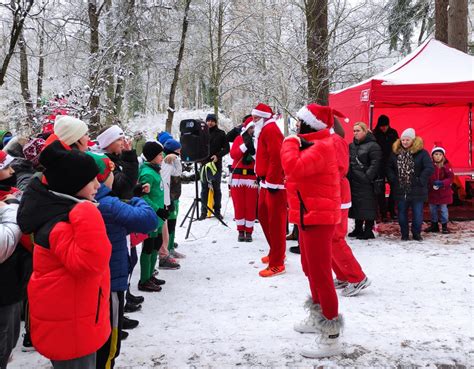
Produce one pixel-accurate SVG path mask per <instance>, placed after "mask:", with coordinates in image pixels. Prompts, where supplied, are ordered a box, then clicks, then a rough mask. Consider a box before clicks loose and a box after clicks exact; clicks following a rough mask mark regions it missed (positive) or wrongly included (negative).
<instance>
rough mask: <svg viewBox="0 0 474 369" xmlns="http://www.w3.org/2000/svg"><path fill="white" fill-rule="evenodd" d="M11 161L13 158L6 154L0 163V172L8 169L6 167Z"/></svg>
mask: <svg viewBox="0 0 474 369" xmlns="http://www.w3.org/2000/svg"><path fill="white" fill-rule="evenodd" d="M13 160H15V158H14V157H13V156H11V155H9V154H7V156H5V160H4V161H3V162H2V163H0V170H3V169H6V168H8V166H9V165H10V164H11V163H12V161H13Z"/></svg>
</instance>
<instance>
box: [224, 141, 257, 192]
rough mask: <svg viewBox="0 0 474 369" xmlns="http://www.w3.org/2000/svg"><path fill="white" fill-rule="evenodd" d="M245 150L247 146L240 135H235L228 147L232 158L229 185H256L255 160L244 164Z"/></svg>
mask: <svg viewBox="0 0 474 369" xmlns="http://www.w3.org/2000/svg"><path fill="white" fill-rule="evenodd" d="M246 152H247V146H245V144H244V139H243V138H242V136H237V137H236V138H235V140H234V142H233V144H232V147H231V149H230V157H231V158H232V159H233V160H234V162H233V163H232V168H233V172H232V179H231V182H230V185H231V186H247V187H257V182H256V179H257V176H256V175H255V169H254V167H255V160H252V161H251V162H250V163H249V164H244V163H243V160H244V156H245V153H246Z"/></svg>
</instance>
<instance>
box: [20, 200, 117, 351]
mask: <svg viewBox="0 0 474 369" xmlns="http://www.w3.org/2000/svg"><path fill="white" fill-rule="evenodd" d="M44 228H47V226H44V227H43V228H42V229H44ZM41 232H42V231H39V232H38V233H36V234H35V248H34V252H33V274H32V276H31V279H30V283H29V285H28V298H29V303H30V318H31V339H32V342H33V345H34V346H35V348H36V350H38V352H39V353H40V354H42V355H44V356H46V357H47V358H49V359H51V360H70V359H74V358H79V357H82V356H85V355H89V354H92V353H93V352H95V351H97V350H98V349H99V348H100V347H102V345H103V344H104V343H105V342H106V341H107V339H108V337H109V335H110V319H109V297H110V272H109V260H110V254H111V250H112V248H111V245H110V242H109V240H108V238H107V233H106V230H105V225H104V221H103V220H102V216H101V215H100V212H99V210H98V209H97V208H96V207H95V206H94V205H93V204H91V203H89V202H82V203H79V204H77V205H75V206H74V207H73V209H72V210H71V211H70V212H69V216H68V220H67V221H60V222H58V223H56V224H55V225H54V226H53V228H52V229H51V231H50V233H49V237H48V236H47V235H46V237H47V239H48V240H49V247H45V246H44V245H39V244H38V243H37V242H39V241H40V239H41V238H42V235H41Z"/></svg>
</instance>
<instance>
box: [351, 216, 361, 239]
mask: <svg viewBox="0 0 474 369" xmlns="http://www.w3.org/2000/svg"><path fill="white" fill-rule="evenodd" d="M363 225H364V221H363V220H358V219H356V221H355V228H354V230H353V231H352V232H351V233H349V234H348V236H349V237H357V236H359V235H361V234H362V232H363V231H364V229H363Z"/></svg>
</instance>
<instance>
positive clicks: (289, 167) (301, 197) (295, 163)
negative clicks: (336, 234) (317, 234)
mask: <svg viewBox="0 0 474 369" xmlns="http://www.w3.org/2000/svg"><path fill="white" fill-rule="evenodd" d="M301 137H303V138H304V139H306V140H307V141H309V142H311V143H313V144H312V145H311V146H310V147H308V148H306V149H304V150H300V145H299V142H298V140H296V139H291V138H290V139H287V140H285V141H284V142H283V145H282V148H281V160H282V165H283V170H284V171H285V175H286V191H287V195H288V205H289V207H290V210H289V222H290V223H295V224H298V225H300V226H301V227H302V229H304V226H308V225H316V224H338V223H340V222H341V181H340V176H339V168H338V160H337V155H336V146H335V145H334V140H333V139H332V137H331V134H330V132H329V130H328V129H325V130H322V131H318V132H315V133H308V134H304V135H301Z"/></svg>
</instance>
